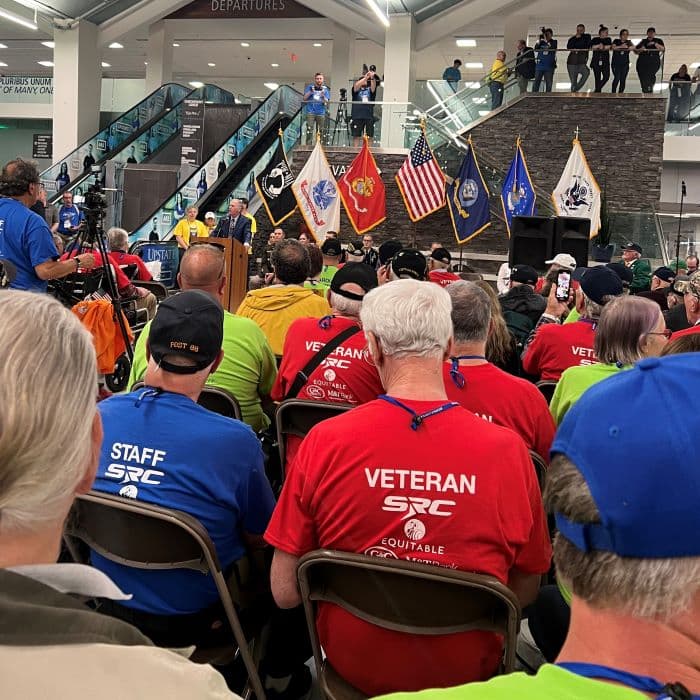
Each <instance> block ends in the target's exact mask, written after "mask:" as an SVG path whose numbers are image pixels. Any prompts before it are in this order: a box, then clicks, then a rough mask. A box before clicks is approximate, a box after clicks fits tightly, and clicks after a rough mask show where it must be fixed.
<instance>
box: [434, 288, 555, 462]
mask: <svg viewBox="0 0 700 700" xmlns="http://www.w3.org/2000/svg"><path fill="white" fill-rule="evenodd" d="M447 293H448V294H449V295H450V298H451V299H452V326H453V329H454V342H453V345H452V353H451V355H450V358H449V359H448V361H447V362H445V363H444V365H443V376H444V379H445V388H446V389H447V396H448V397H449V398H450V399H452V401H457V402H458V403H459V404H461V405H462V406H464V408H466V409H467V410H468V411H471V412H472V413H475V414H476V415H477V416H479V418H483V419H484V420H486V421H489V422H490V423H496V425H502V426H505V427H506V428H510V429H511V430H513V431H515V432H516V433H517V434H518V435H520V437H521V438H522V439H523V440H524V441H525V444H526V445H527V447H528V449H531V450H534V451H535V452H537V454H538V455H540V456H541V457H543V458H544V459H548V458H549V448H550V447H551V445H552V440H553V438H554V430H555V427H554V421H553V420H552V416H551V414H550V413H549V407H548V406H547V402H546V401H545V399H544V396H542V394H541V393H540V391H539V390H538V389H537V387H535V385H534V384H532V383H531V382H528V381H526V380H524V379H521V378H520V377H514V376H513V375H512V374H508V373H507V372H504V371H503V370H502V369H499V368H498V367H496V365H493V364H491V363H490V362H489V361H488V360H487V359H486V340H487V338H488V335H489V331H490V330H491V300H490V299H489V296H488V294H487V293H486V292H485V291H484V290H483V289H481V288H480V287H478V286H477V285H476V284H474V283H473V282H462V281H460V282H452V284H450V285H448V286H447Z"/></svg>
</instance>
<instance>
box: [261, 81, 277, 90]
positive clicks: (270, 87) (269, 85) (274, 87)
mask: <svg viewBox="0 0 700 700" xmlns="http://www.w3.org/2000/svg"><path fill="white" fill-rule="evenodd" d="M263 85H264V86H265V87H266V88H267V89H268V90H277V88H278V87H279V85H278V84H277V83H263Z"/></svg>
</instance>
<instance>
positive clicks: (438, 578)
mask: <svg viewBox="0 0 700 700" xmlns="http://www.w3.org/2000/svg"><path fill="white" fill-rule="evenodd" d="M297 576H298V579H299V586H300V591H301V597H302V601H303V603H304V609H305V612H306V618H307V623H308V626H309V632H310V634H311V639H312V646H313V649H314V655H315V656H316V662H317V664H318V668H321V665H320V663H321V660H322V657H321V651H320V645H319V641H318V637H317V634H316V624H315V610H314V606H315V604H317V603H319V602H327V603H333V604H335V605H338V606H339V607H341V608H343V609H344V610H346V611H348V612H349V613H351V614H352V615H354V616H356V617H358V618H359V619H361V620H364V621H365V622H368V623H370V624H373V625H377V626H378V627H382V628H384V629H389V630H394V631H397V632H404V633H407V634H412V635H426V636H427V635H442V634H456V633H459V632H467V631H477V630H480V631H487V632H495V633H498V634H502V635H503V637H504V640H505V645H504V657H503V669H504V672H506V673H509V672H510V671H512V670H513V669H514V666H515V645H516V639H517V634H518V630H519V627H520V603H519V602H518V599H517V597H516V595H515V594H514V593H513V592H512V591H511V590H510V589H509V588H508V587H507V586H505V585H503V584H502V583H500V581H498V580H497V579H495V578H493V577H492V576H484V575H481V574H474V573H469V572H465V571H456V570H454V569H447V568H442V567H437V566H430V565H427V564H416V563H414V562H409V561H402V560H397V559H383V558H379V557H370V556H366V555H364V554H349V553H347V552H336V551H330V550H318V551H315V552H310V553H309V554H307V555H305V556H304V557H303V558H302V559H301V560H300V562H299V566H298V569H297Z"/></svg>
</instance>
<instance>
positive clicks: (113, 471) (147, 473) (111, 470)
mask: <svg viewBox="0 0 700 700" xmlns="http://www.w3.org/2000/svg"><path fill="white" fill-rule="evenodd" d="M105 476H106V477H107V478H108V479H121V481H120V482H119V483H120V484H128V483H129V482H130V481H135V482H136V483H142V484H150V485H152V486H157V485H158V484H160V480H159V479H156V478H155V477H159V476H165V472H160V471H158V470H156V469H143V468H142V467H132V466H130V465H123V464H110V465H109V466H108V467H107V470H106V471H105Z"/></svg>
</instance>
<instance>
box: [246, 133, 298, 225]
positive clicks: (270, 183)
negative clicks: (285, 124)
mask: <svg viewBox="0 0 700 700" xmlns="http://www.w3.org/2000/svg"><path fill="white" fill-rule="evenodd" d="M293 182H294V173H293V172H292V170H291V168H290V167H289V163H288V162H287V156H286V155H285V152H284V145H283V144H282V131H281V130H280V138H279V142H278V144H277V149H276V150H275V153H274V155H273V156H272V158H271V159H270V162H269V163H268V164H267V166H266V167H265V168H264V169H263V170H262V172H261V173H260V174H259V175H258V176H257V177H256V178H255V189H256V190H257V191H258V194H259V195H260V199H261V200H262V203H263V206H264V207H265V211H266V212H267V215H268V217H270V221H271V222H272V225H273V226H278V225H279V224H281V223H282V222H283V221H284V220H285V219H288V218H289V217H290V216H291V215H292V214H293V213H294V210H295V209H296V208H297V202H296V199H294V192H292V183H293Z"/></svg>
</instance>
